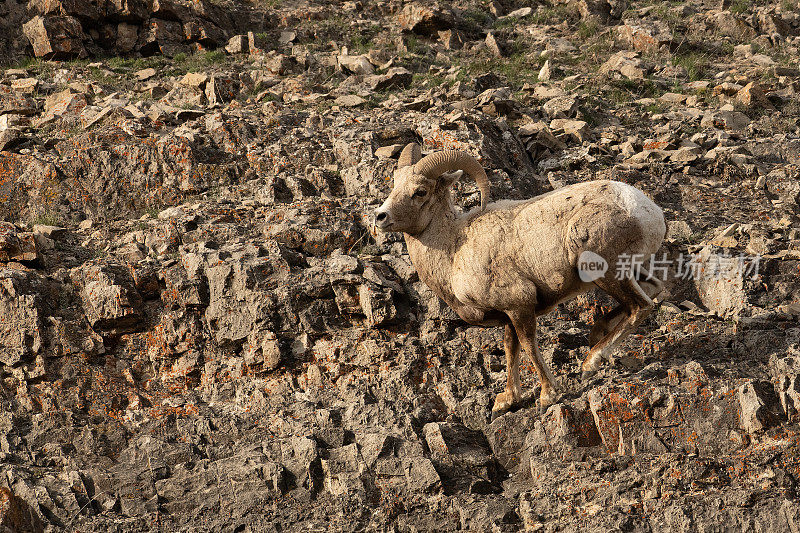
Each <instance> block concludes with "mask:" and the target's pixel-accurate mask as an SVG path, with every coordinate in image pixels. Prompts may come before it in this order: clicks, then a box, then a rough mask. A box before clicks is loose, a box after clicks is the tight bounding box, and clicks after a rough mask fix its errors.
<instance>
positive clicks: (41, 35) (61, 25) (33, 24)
mask: <svg viewBox="0 0 800 533" xmlns="http://www.w3.org/2000/svg"><path fill="white" fill-rule="evenodd" d="M22 31H23V32H24V33H25V37H27V38H28V41H30V43H31V46H32V47H33V54H34V55H35V56H36V57H44V58H46V59H70V58H75V57H86V56H87V55H88V54H87V53H86V49H85V48H84V47H83V40H84V39H85V38H86V36H85V35H84V33H83V28H82V27H81V23H80V22H79V21H78V19H76V18H74V17H69V16H57V15H47V16H44V17H42V16H38V15H37V16H35V17H33V18H32V19H31V20H29V21H28V22H26V23H25V25H24V26H23V27H22Z"/></svg>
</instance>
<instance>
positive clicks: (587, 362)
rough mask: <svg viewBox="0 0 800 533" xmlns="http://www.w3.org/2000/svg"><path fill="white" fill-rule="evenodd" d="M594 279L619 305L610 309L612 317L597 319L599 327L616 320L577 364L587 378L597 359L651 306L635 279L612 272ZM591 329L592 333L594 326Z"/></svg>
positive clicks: (637, 322)
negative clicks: (599, 322) (619, 277)
mask: <svg viewBox="0 0 800 533" xmlns="http://www.w3.org/2000/svg"><path fill="white" fill-rule="evenodd" d="M594 283H595V285H597V286H598V287H600V288H601V289H603V290H604V291H606V292H607V293H608V294H610V295H611V296H612V297H614V299H616V300H617V301H618V302H619V303H620V305H619V306H618V307H617V308H615V309H614V310H612V311H611V313H615V312H616V314H615V316H614V317H611V318H610V319H607V320H605V321H602V319H601V324H600V327H602V328H605V327H606V326H607V325H610V324H612V323H613V322H616V324H614V325H613V326H611V327H610V329H609V330H608V332H607V333H606V334H605V336H603V338H601V339H599V340H598V341H597V343H596V344H594V346H592V348H591V349H590V350H589V353H588V354H587V355H586V359H584V361H583V365H582V366H581V369H582V370H583V373H582V375H581V377H582V378H583V379H588V378H590V377H592V376H593V375H594V373H595V372H597V369H598V367H599V366H600V363H601V361H602V360H603V359H607V358H608V357H609V356H610V355H611V354H612V353H613V352H614V350H615V349H616V347H617V346H618V345H619V343H620V342H622V341H623V340H624V339H625V337H626V336H628V334H629V333H630V332H631V331H633V329H634V328H635V327H636V326H638V325H639V324H640V323H641V322H642V320H644V319H645V318H646V317H647V315H648V314H650V311H652V309H653V306H654V304H653V300H652V298H650V296H649V295H648V293H647V292H645V291H644V289H643V288H642V287H641V285H639V282H638V281H637V280H635V279H632V278H623V279H617V278H615V277H613V273H609V274H607V275H606V276H605V277H603V278H600V279H598V280H596V281H595V282H594ZM617 309H619V310H617ZM611 313H609V314H611ZM603 318H605V317H603ZM603 324H605V325H603ZM597 331H600V329H598V330H597ZM593 333H595V330H594V329H593Z"/></svg>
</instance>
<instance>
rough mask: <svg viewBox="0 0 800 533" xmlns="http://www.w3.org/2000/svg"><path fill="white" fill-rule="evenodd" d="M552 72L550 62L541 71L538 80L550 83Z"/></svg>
mask: <svg viewBox="0 0 800 533" xmlns="http://www.w3.org/2000/svg"><path fill="white" fill-rule="evenodd" d="M550 77H551V72H550V60H549V59H548V60H547V61H545V62H544V65H542V68H541V69H540V70H539V75H538V79H539V81H550Z"/></svg>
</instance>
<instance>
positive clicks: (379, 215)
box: [375, 213, 386, 222]
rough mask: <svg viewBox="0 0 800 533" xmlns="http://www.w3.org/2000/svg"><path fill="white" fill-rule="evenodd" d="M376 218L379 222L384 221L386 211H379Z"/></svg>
mask: <svg viewBox="0 0 800 533" xmlns="http://www.w3.org/2000/svg"><path fill="white" fill-rule="evenodd" d="M375 220H377V221H378V222H383V221H384V220H386V213H378V214H377V215H375Z"/></svg>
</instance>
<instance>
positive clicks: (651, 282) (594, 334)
mask: <svg viewBox="0 0 800 533" xmlns="http://www.w3.org/2000/svg"><path fill="white" fill-rule="evenodd" d="M636 278H637V282H638V284H639V287H641V289H642V290H643V291H644V292H645V294H647V296H649V297H650V298H651V299H653V298H655V297H656V296H658V295H659V294H661V292H662V291H663V290H664V283H662V282H661V280H659V279H658V278H655V277H652V276H651V275H650V272H648V271H647V269H645V268H641V269H639V272H638V275H637V277H636ZM627 316H628V308H627V307H626V306H625V305H623V304H619V305H617V306H616V307H614V308H613V309H612V310H611V311H609V312H608V313H606V314H604V315H603V316H601V317H599V318H597V319H596V320H595V322H594V325H593V326H592V331H591V332H590V333H589V346H595V345H596V344H597V343H598V342H600V341H601V340H603V338H604V337H605V336H606V335H608V334H609V332H610V331H611V330H612V329H613V328H614V326H616V325H617V324H619V322H620V320H623V319H624V318H626V317H627Z"/></svg>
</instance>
